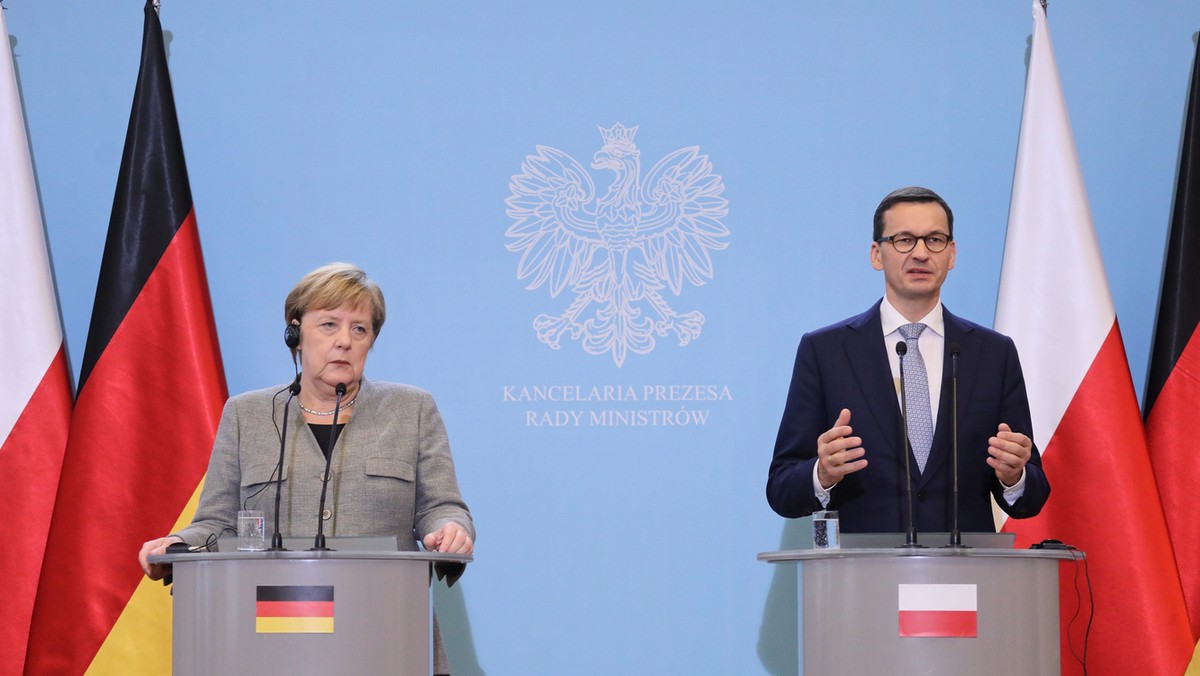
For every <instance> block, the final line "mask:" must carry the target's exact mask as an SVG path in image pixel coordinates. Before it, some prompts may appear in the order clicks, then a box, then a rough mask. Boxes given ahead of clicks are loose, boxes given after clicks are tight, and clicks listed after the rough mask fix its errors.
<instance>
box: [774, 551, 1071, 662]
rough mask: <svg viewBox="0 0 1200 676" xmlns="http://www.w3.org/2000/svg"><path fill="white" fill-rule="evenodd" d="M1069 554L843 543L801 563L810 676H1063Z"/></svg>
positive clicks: (803, 638)
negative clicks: (1062, 594)
mask: <svg viewBox="0 0 1200 676" xmlns="http://www.w3.org/2000/svg"><path fill="white" fill-rule="evenodd" d="M1070 558H1071V556H1070V554H1069V553H1068V552H1059V551H1045V550H1044V551H1030V550H1011V549H1003V550H1000V549H933V548H930V549H917V550H912V549H862V550H853V549H843V550H822V551H816V550H800V551H791V552H771V553H766V554H760V555H759V559H761V560H764V561H769V562H772V563H796V564H797V574H798V575H799V584H798V589H799V590H800V599H799V600H798V606H799V609H800V615H801V617H800V622H799V627H800V636H799V637H798V640H799V642H800V655H801V673H802V674H833V673H846V674H879V673H894V674H923V675H925V674H928V675H937V674H954V675H956V676H961V675H969V674H979V675H981V676H983V675H985V674H986V675H991V674H996V673H1013V674H1057V673H1059V669H1060V661H1059V613H1058V562H1059V560H1063V559H1070Z"/></svg>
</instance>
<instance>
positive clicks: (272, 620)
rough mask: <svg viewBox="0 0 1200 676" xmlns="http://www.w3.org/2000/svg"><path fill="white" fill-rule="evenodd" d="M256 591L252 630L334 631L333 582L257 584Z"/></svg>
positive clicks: (323, 632)
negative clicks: (320, 583) (321, 583)
mask: <svg viewBox="0 0 1200 676" xmlns="http://www.w3.org/2000/svg"><path fill="white" fill-rule="evenodd" d="M255 594H256V598H255V601H256V603H255V611H254V630H255V632H257V633H259V634H332V633H333V586H331V585H330V586H322V585H308V586H295V585H283V586H278V585H260V586H259V587H258V588H257V590H256V592H255Z"/></svg>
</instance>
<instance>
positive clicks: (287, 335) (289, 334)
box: [283, 319, 300, 350]
mask: <svg viewBox="0 0 1200 676" xmlns="http://www.w3.org/2000/svg"><path fill="white" fill-rule="evenodd" d="M283 344H284V345H287V346H288V347H290V348H292V349H293V350H294V349H296V348H297V347H299V346H300V322H298V321H296V320H295V319H293V320H292V323H290V324H288V325H287V328H286V329H284V330H283Z"/></svg>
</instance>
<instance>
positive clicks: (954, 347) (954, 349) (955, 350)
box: [950, 343, 962, 357]
mask: <svg viewBox="0 0 1200 676" xmlns="http://www.w3.org/2000/svg"><path fill="white" fill-rule="evenodd" d="M959 352H962V350H961V349H960V348H959V347H958V343H950V354H951V356H954V357H957V356H958V353H959Z"/></svg>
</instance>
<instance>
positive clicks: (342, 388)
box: [333, 383, 346, 397]
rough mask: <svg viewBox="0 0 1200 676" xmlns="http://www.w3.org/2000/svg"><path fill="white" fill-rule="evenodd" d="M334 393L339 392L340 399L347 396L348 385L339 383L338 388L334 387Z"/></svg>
mask: <svg viewBox="0 0 1200 676" xmlns="http://www.w3.org/2000/svg"><path fill="white" fill-rule="evenodd" d="M333 391H334V392H337V395H338V396H339V397H340V396H342V395H344V394H346V383H338V384H337V385H336V386H334V388H333Z"/></svg>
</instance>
